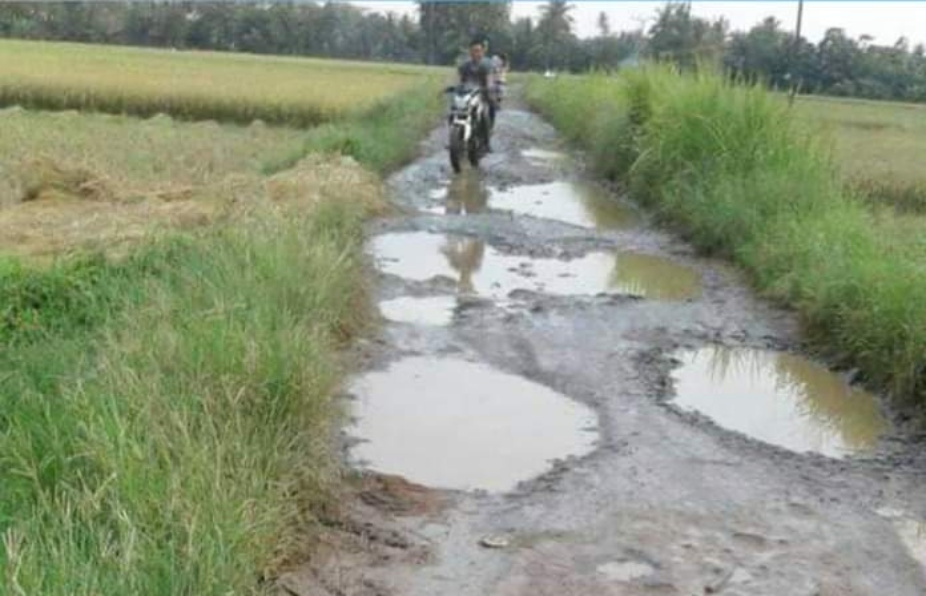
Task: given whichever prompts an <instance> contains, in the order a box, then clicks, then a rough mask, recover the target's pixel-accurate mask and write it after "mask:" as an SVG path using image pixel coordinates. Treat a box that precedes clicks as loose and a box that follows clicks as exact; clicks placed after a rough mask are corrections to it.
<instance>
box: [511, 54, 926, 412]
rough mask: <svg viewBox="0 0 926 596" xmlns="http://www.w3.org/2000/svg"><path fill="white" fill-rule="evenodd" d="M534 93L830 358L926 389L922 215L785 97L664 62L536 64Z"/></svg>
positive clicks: (907, 391) (899, 387)
mask: <svg viewBox="0 0 926 596" xmlns="http://www.w3.org/2000/svg"><path fill="white" fill-rule="evenodd" d="M527 95H528V98H529V101H530V102H531V103H532V104H534V105H535V106H537V107H538V109H540V110H541V111H542V112H543V113H544V114H546V115H547V116H548V117H549V118H550V119H551V120H552V121H553V122H554V124H555V125H556V126H557V127H559V129H560V130H562V131H563V132H564V133H565V134H566V135H567V136H568V137H569V138H570V139H572V140H573V141H574V142H576V143H579V144H582V145H584V146H585V147H587V148H588V149H589V150H590V153H591V157H592V160H593V162H594V165H595V167H596V168H597V169H598V170H599V172H600V173H601V174H602V175H604V176H607V177H609V178H612V179H614V180H618V181H620V182H622V183H623V184H624V185H626V187H627V188H628V190H629V191H630V193H631V194H632V196H633V197H634V198H636V199H637V200H639V201H641V202H643V203H644V204H647V205H649V206H651V207H652V208H654V209H655V210H656V212H657V213H658V214H659V215H660V216H661V217H663V218H664V219H665V220H667V221H669V222H671V223H673V224H674V225H675V226H677V227H678V228H679V229H680V230H682V231H683V232H684V233H686V234H687V235H688V236H689V237H690V238H691V240H692V241H693V242H695V243H696V244H697V245H698V246H699V247H701V248H702V249H704V250H705V251H708V252H711V253H719V254H722V255H725V256H728V257H731V258H732V259H734V260H735V261H736V262H738V263H739V264H740V265H742V266H743V267H744V268H746V269H747V270H748V271H750V272H751V273H752V275H753V278H754V280H755V283H756V284H757V286H758V287H759V288H760V289H762V290H763V291H765V292H766V293H767V294H768V295H770V296H773V297H775V298H778V299H780V300H782V301H785V302H787V303H788V304H790V305H792V306H794V307H795V308H796V309H798V310H799V311H800V313H801V314H802V315H803V317H804V319H805V320H806V322H807V325H808V329H809V331H810V336H811V338H812V339H814V340H816V341H817V344H818V345H819V346H820V347H821V348H826V349H827V350H829V351H830V354H831V356H832V357H833V358H835V359H838V360H841V361H842V363H843V364H845V365H846V366H855V367H858V368H859V369H860V371H861V372H862V373H863V375H864V376H865V377H866V378H867V379H868V380H869V381H870V382H872V383H874V384H877V385H880V386H882V387H885V388H887V389H888V390H890V391H891V393H892V394H893V395H895V396H896V397H898V398H900V399H906V400H907V403H911V401H912V400H922V399H923V398H924V397H926V386H924V382H926V381H924V375H923V374H922V373H923V370H924V369H926V325H924V323H926V298H924V293H923V291H922V289H923V288H924V287H926V271H924V270H923V268H922V265H921V264H922V262H923V259H924V257H926V252H924V250H926V249H924V245H923V242H922V238H923V232H924V229H926V221H924V220H923V219H922V218H920V217H918V216H903V215H898V214H897V213H896V212H895V210H894V209H893V208H889V207H882V206H880V205H878V204H873V203H871V202H870V201H865V200H863V199H862V198H860V197H858V196H857V195H856V194H855V193H853V192H852V191H851V190H850V189H848V188H847V186H846V185H845V183H844V181H843V179H842V177H841V172H842V170H841V168H840V166H839V164H838V163H837V162H836V161H835V160H834V158H833V152H832V151H831V149H830V147H829V145H828V144H827V143H826V142H825V141H824V140H821V138H820V136H819V134H817V133H818V132H819V130H818V129H817V128H816V127H809V126H807V122H806V120H804V119H802V118H801V117H800V116H795V115H794V114H793V113H791V112H789V111H788V109H787V105H786V103H785V102H782V101H781V100H780V98H778V97H776V96H774V95H773V94H771V93H769V92H768V91H766V90H764V89H763V88H761V87H759V86H742V85H737V84H734V83H731V82H730V81H729V80H728V79H726V78H724V77H722V76H719V75H714V74H706V73H701V74H691V75H679V74H676V73H675V72H674V71H671V70H669V69H660V68H647V69H643V70H640V71H635V72H630V73H627V74H626V75H623V76H621V77H606V76H586V77H562V78H560V79H558V80H555V81H550V80H546V79H540V78H535V79H532V80H531V81H529V84H528V93H527Z"/></svg>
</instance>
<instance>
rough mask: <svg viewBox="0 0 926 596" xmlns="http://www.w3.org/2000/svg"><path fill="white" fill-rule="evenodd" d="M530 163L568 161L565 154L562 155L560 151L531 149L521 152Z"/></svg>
mask: <svg viewBox="0 0 926 596" xmlns="http://www.w3.org/2000/svg"><path fill="white" fill-rule="evenodd" d="M521 155H523V156H524V157H525V158H526V159H527V160H528V161H537V162H550V161H559V160H562V159H566V154H565V153H560V152H559V151H550V150H549V149H538V148H536V147H534V148H531V149H524V150H523V151H521Z"/></svg>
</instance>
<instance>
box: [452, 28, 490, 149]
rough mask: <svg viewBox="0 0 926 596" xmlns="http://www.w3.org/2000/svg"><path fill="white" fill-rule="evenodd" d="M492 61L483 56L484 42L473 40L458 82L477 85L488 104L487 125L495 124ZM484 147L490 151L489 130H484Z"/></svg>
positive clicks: (462, 65)
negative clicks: (491, 83)
mask: <svg viewBox="0 0 926 596" xmlns="http://www.w3.org/2000/svg"><path fill="white" fill-rule="evenodd" d="M493 70H494V69H493V65H492V61H491V60H489V59H488V58H486V56H485V42H483V41H482V40H481V39H478V40H473V42H472V43H471V44H470V45H469V60H467V61H466V62H464V63H463V64H461V65H460V68H459V69H458V71H459V73H460V84H461V85H467V86H472V87H479V89H480V91H482V99H483V100H484V101H485V102H486V103H487V104H488V106H489V126H490V127H491V126H494V125H495V108H496V106H495V100H494V99H493V97H492V93H491V88H490V82H491V81H490V79H491V77H492V72H493ZM484 134H485V142H486V149H487V150H488V151H490V152H491V151H492V148H491V145H490V144H489V131H484Z"/></svg>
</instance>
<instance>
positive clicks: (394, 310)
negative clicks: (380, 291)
mask: <svg viewBox="0 0 926 596" xmlns="http://www.w3.org/2000/svg"><path fill="white" fill-rule="evenodd" d="M456 306H457V299H456V298H455V297H453V296H427V297H424V298H416V297H414V296H401V297H399V298H393V299H392V300H384V301H382V302H380V303H379V312H380V313H382V315H383V316H384V317H385V318H387V319H389V320H390V321H394V322H396V323H413V324H416V325H434V326H443V325H449V324H450V322H451V321H452V320H453V312H454V310H455V309H456Z"/></svg>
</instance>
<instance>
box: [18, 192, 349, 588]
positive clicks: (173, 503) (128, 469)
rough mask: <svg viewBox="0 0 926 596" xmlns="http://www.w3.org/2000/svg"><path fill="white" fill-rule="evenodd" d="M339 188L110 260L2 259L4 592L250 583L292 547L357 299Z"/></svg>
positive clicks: (315, 505) (313, 483) (324, 470)
mask: <svg viewBox="0 0 926 596" xmlns="http://www.w3.org/2000/svg"><path fill="white" fill-rule="evenodd" d="M350 193H351V191H350V189H342V192H340V193H339V196H338V197H337V198H336V199H331V200H325V201H322V202H320V203H318V205H317V206H316V207H314V208H313V209H312V210H311V211H310V212H309V213H307V214H306V213H305V212H304V211H300V210H293V209H283V208H276V207H273V206H266V207H264V208H262V209H260V210H255V211H254V212H251V213H249V214H247V215H244V216H242V217H241V218H239V219H237V220H235V221H234V222H229V223H226V224H224V225H219V226H215V227H212V228H209V229H207V230H205V231H203V232H201V233H200V234H196V235H193V236H183V237H179V236H174V237H166V238H163V239H161V240H159V241H156V242H153V243H151V244H148V245H146V246H144V247H143V248H140V249H139V250H137V251H135V252H133V254H132V255H131V256H129V257H127V258H125V259H123V260H120V261H118V262H113V261H109V260H107V259H104V258H102V257H92V258H88V257H82V258H79V259H77V260H69V261H64V262H59V263H58V264H56V265H54V266H52V267H50V268H46V269H42V270H29V269H24V268H22V267H21V266H19V265H16V264H14V263H12V262H10V261H5V262H4V263H3V264H2V267H0V277H2V281H0V288H2V290H0V300H2V304H3V308H2V311H0V312H2V318H0V340H2V341H0V345H2V347H0V485H2V486H3V498H2V499H0V536H2V538H3V548H2V549H0V553H2V554H0V568H2V570H3V573H2V576H3V585H4V587H5V588H6V592H5V593H8V594H48V595H61V596H65V595H68V596H70V595H78V594H86V595H90V594H202V595H208V594H215V595H220V594H222V595H225V594H229V593H249V592H251V591H256V590H257V589H258V581H259V579H260V578H261V577H267V576H270V575H272V574H273V572H274V570H275V569H276V568H277V567H278V566H279V565H280V564H281V563H282V562H284V560H285V558H286V557H287V556H291V555H293V553H294V552H298V551H299V550H300V549H301V548H303V546H304V541H305V539H306V531H307V527H308V526H310V525H311V522H312V514H313V513H314V512H317V511H319V508H320V507H322V506H323V505H324V504H325V503H326V502H327V501H326V497H327V495H326V493H327V491H328V490H329V489H330V488H331V486H332V485H333V480H334V479H335V478H336V475H337V469H336V466H335V465H334V464H333V463H332V462H333V461H335V458H333V457H332V456H331V454H330V453H329V449H330V434H329V430H330V425H331V424H332V421H333V420H335V416H334V411H333V405H332V402H331V399H330V396H331V395H332V392H333V390H334V388H335V387H336V385H337V383H338V381H339V378H340V371H339V366H338V362H337V361H336V359H335V356H334V354H335V350H336V348H337V346H338V345H340V343H341V342H343V341H344V340H345V339H347V338H348V337H350V336H351V335H352V334H353V333H354V332H355V331H356V330H357V329H358V328H359V326H360V325H362V324H363V322H364V313H366V312H367V309H366V308H364V307H363V302H364V300H365V296H364V284H363V282H362V280H361V275H362V258H361V256H362V255H361V241H362V238H361V236H362V230H361V220H362V215H363V213H362V209H361V208H360V207H359V206H358V202H355V201H352V200H350Z"/></svg>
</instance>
